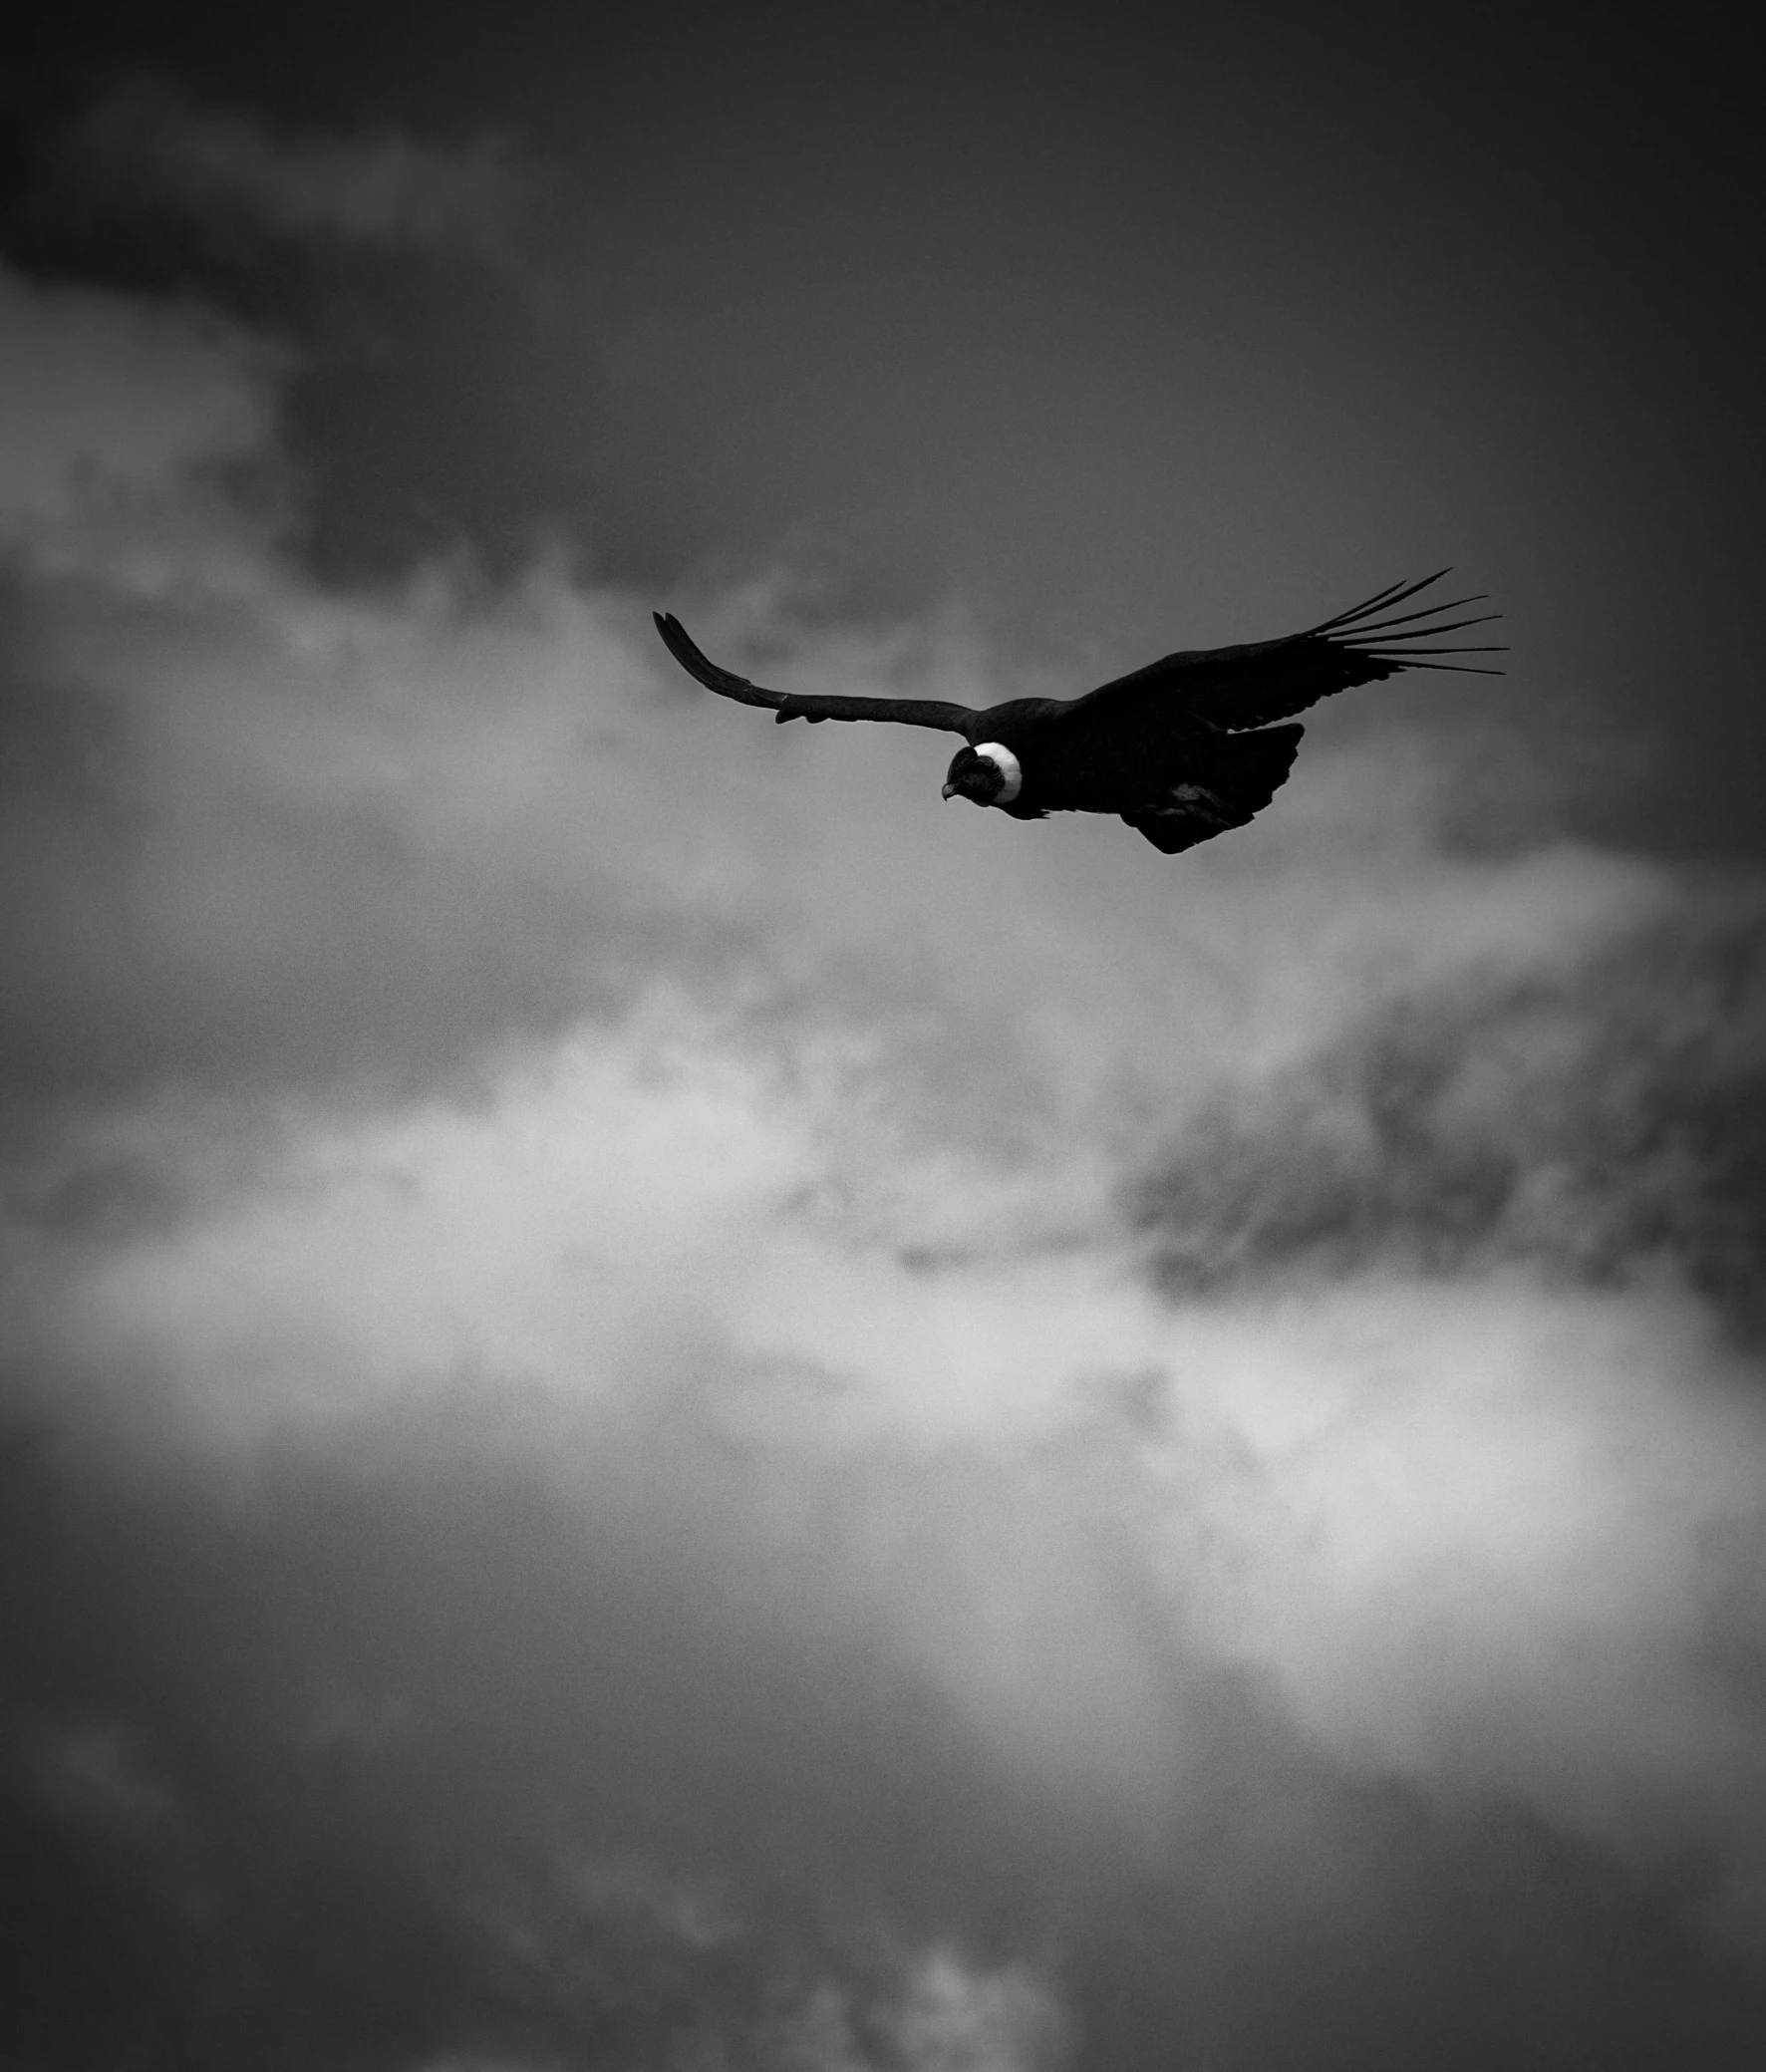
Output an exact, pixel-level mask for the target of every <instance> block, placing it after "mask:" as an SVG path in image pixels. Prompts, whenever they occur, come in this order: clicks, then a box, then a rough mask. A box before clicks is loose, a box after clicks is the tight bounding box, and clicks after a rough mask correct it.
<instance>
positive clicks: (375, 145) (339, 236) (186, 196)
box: [64, 78, 524, 249]
mask: <svg viewBox="0 0 1766 2072" xmlns="http://www.w3.org/2000/svg"><path fill="white" fill-rule="evenodd" d="M64 168H65V172H66V176H67V177H68V178H69V179H70V180H71V181H72V182H73V183H74V184H76V185H77V186H78V187H79V188H80V189H81V190H82V191H83V192H85V193H86V194H87V195H88V196H89V197H90V198H91V199H93V200H94V201H97V202H100V203H102V204H103V206H105V207H106V208H107V209H110V210H119V211H133V210H140V209H144V208H159V209H172V210H177V211H180V212H183V213H186V214H187V215H189V216H192V217H195V218H197V219H199V220H207V221H210V222H212V223H214V224H216V225H217V226H220V227H230V228H233V229H245V228H250V229H255V230H256V231H258V232H260V233H267V234H269V235H273V236H282V237H298V238H323V239H331V240H336V241H339V242H342V243H345V244H354V245H364V246H376V247H381V248H391V247H397V246H411V247H418V248H431V249H435V248H440V247H444V246H447V245H462V244H463V245H470V246H478V247H483V248H495V247H496V246H497V245H498V244H499V243H501V242H503V241H504V240H506V238H507V237H508V235H509V233H510V231H511V229H512V228H513V226H514V224H515V222H516V220H517V217H518V215H519V213H520V209H521V206H522V203H523V198H524V184H523V181H522V179H521V177H520V175H519V174H518V172H517V171H516V169H515V165H514V162H513V159H512V156H511V153H510V151H509V149H508V148H507V147H506V146H505V145H504V144H502V143H500V142H498V141H496V140H494V139H488V138H486V139H480V140H478V141H477V142H475V143H473V144H472V145H470V146H469V147H467V148H464V149H447V148H441V147H438V146H436V145H431V144H425V143H420V142H418V141H417V140H415V139H413V138H410V137H408V136H405V135H403V134H401V133H399V132H398V131H394V130H386V131H382V132H379V133H377V134H373V135H367V136H350V137H316V136H314V135H312V134H311V133H305V132H298V131H292V130H288V129H286V128H281V127H278V126H275V125H273V124H270V123H268V122H265V121H263V120H261V119H259V118H256V117H252V116H246V115H241V114H236V113H233V112H231V111H223V110H217V109H212V108H203V107H200V106H198V105H197V104H196V103H194V102H193V101H191V100H190V99H189V98H188V97H187V96H186V95H185V94H184V93H183V91H182V90H181V89H180V88H179V87H177V86H176V85H175V84H173V83H171V82H169V81H166V80H161V79H153V78H145V79H137V80H134V81H131V82H129V83H127V84H126V85H123V86H121V87H118V88H116V89H114V90H113V91H112V92H111V93H110V94H108V95H107V96H106V97H105V98H104V99H102V100H100V101H99V102H98V103H96V104H95V106H94V107H93V108H92V110H91V111H90V112H89V114H88V115H87V117H86V119H85V121H84V122H83V123H82V124H81V125H80V127H79V129H78V131H77V132H76V133H75V134H74V136H73V138H72V139H71V141H70V144H69V147H68V148H67V151H66V153H65V158H64Z"/></svg>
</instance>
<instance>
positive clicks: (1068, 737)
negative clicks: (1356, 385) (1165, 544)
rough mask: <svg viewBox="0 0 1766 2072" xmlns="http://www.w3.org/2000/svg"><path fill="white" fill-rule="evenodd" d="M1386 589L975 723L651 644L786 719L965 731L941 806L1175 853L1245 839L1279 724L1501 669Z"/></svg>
mask: <svg viewBox="0 0 1766 2072" xmlns="http://www.w3.org/2000/svg"><path fill="white" fill-rule="evenodd" d="M1446 573H1447V570H1446V569H1444V568H1443V569H1440V570H1438V571H1437V572H1436V573H1435V574H1434V575H1432V576H1425V577H1424V579H1423V580H1422V581H1421V582H1420V583H1408V584H1406V583H1393V584H1392V585H1391V586H1390V587H1389V588H1387V589H1384V590H1382V591H1380V593H1379V594H1378V596H1376V597H1370V598H1368V599H1367V601H1366V602H1365V603H1364V604H1358V605H1356V606H1354V608H1353V609H1352V610H1350V611H1346V612H1338V613H1337V615H1336V616H1335V618H1333V619H1325V620H1324V621H1322V622H1321V623H1320V624H1319V625H1317V626H1309V627H1308V628H1307V630H1306V631H1305V632H1304V633H1291V634H1289V635H1288V636H1287V638H1286V639H1284V640H1266V641H1259V642H1256V643H1255V644H1254V645H1252V646H1250V647H1244V648H1204V649H1196V650H1191V651H1185V652H1183V653H1180V654H1176V655H1167V656H1165V657H1164V658H1163V660H1161V661H1158V662H1150V663H1148V664H1147V666H1146V668H1145V669H1137V670H1136V671H1135V672H1134V673H1133V674H1132V675H1131V676H1126V677H1117V678H1116V679H1115V680H1114V681H1113V682H1112V683H1108V684H1101V685H1099V687H1098V688H1097V689H1096V690H1095V691H1088V692H1087V693H1086V694H1085V696H1084V697H1083V698H1014V699H1011V700H1009V701H1008V702H1007V703H1006V704H1005V705H995V706H989V707H988V709H987V711H986V712H976V711H974V710H973V709H972V708H971V707H969V706H966V705H945V704H942V703H940V702H938V701H936V700H932V699H919V698H824V697H819V696H816V697H803V696H800V695H798V694H797V693H794V692H793V693H786V692H783V691H763V690H762V689H761V688H760V686H759V685H758V684H750V683H749V682H748V680H747V679H746V677H738V676H733V675H732V674H731V672H730V671H729V670H727V669H720V668H719V667H718V665H717V664H716V663H715V662H712V661H709V660H708V659H707V658H706V657H705V656H704V655H702V654H701V653H700V651H699V650H698V648H696V647H695V646H694V644H693V642H692V641H691V640H689V639H688V637H687V629H686V628H685V627H684V626H683V625H682V624H681V622H680V620H679V619H677V618H675V617H674V616H673V615H672V614H670V613H665V612H658V613H657V614H656V615H655V617H656V626H657V631H658V632H659V633H660V634H661V635H662V637H663V639H664V640H665V641H666V642H667V643H668V646H669V652H670V654H671V655H673V656H674V658H675V660H676V661H677V662H679V663H680V665H681V667H682V668H683V669H685V670H686V671H687V672H688V674H689V675H691V676H695V677H697V678H698V679H699V681H700V682H701V683H702V684H704V685H705V686H706V688H707V689H708V690H710V691H716V692H717V693H718V695H719V696H720V697H721V698H735V699H739V700H740V702H741V703H742V704H743V705H760V706H767V707H769V708H770V709H771V710H772V712H773V713H774V715H775V716H776V718H777V720H778V723H779V725H780V726H782V725H783V724H784V722H785V721H787V720H807V721H809V722H810V724H811V725H812V726H813V725H815V724H816V723H818V722H820V721H822V720H893V721H895V722H897V723H898V724H899V725H901V726H903V727H936V728H939V729H940V730H941V731H942V732H944V733H946V734H960V735H961V736H962V737H963V739H964V740H966V741H967V742H968V743H969V745H968V746H967V747H966V748H962V749H959V751H958V753H957V756H956V759H955V760H954V761H953V762H952V764H951V766H950V769H949V771H948V772H947V773H946V777H945V793H944V795H945V796H946V797H947V798H954V797H963V798H970V799H973V800H974V801H975V803H976V804H977V805H985V806H997V807H998V808H999V809H1000V811H1002V812H1005V813H1010V814H1011V815H1012V816H1013V818H1014V819H1016V820H1040V819H1042V818H1043V817H1044V816H1045V815H1046V814H1048V813H1119V814H1120V815H1121V816H1122V818H1123V819H1124V820H1126V821H1127V823H1128V824H1129V826H1130V827H1137V828H1139V830H1140V831H1141V833H1142V834H1144V835H1145V836H1146V838H1147V840H1148V841H1149V842H1151V843H1152V844H1153V846H1154V848H1156V849H1163V850H1164V851H1165V853H1166V855H1168V856H1175V855H1176V854H1177V852H1178V851H1179V850H1180V849H1189V848H1193V847H1194V846H1195V845H1196V843H1197V842H1205V841H1207V840H1208V839H1209V838H1210V836H1212V835H1217V834H1224V833H1225V832H1226V830H1227V829H1228V828H1229V827H1243V826H1244V825H1245V824H1246V822H1247V821H1248V820H1250V819H1251V818H1252V817H1253V816H1254V815H1255V814H1256V813H1258V812H1260V811H1262V809H1263V808H1264V807H1265V806H1267V805H1268V804H1269V802H1270V800H1271V799H1272V798H1273V797H1274V796H1275V794H1276V791H1277V789H1278V787H1279V786H1280V785H1281V784H1282V783H1283V782H1284V781H1285V780H1286V778H1287V776H1288V771H1289V769H1290V767H1291V766H1292V764H1293V761H1294V755H1295V750H1296V749H1297V748H1298V747H1299V745H1300V738H1301V736H1302V734H1303V733H1305V731H1306V730H1305V729H1304V728H1301V727H1273V726H1271V725H1270V722H1271V721H1273V720H1287V719H1289V718H1291V717H1292V716H1293V715H1294V714H1295V713H1304V712H1305V711H1306V709H1307V707H1308V706H1311V705H1317V704H1318V702H1319V700H1320V699H1321V698H1328V697H1329V696H1330V695H1331V693H1332V692H1335V691H1346V690H1348V689H1349V687H1350V686H1351V685H1353V684H1372V683H1377V682H1379V680H1380V679H1381V678H1383V677H1392V676H1396V675H1397V674H1398V673H1399V671H1400V670H1406V669H1452V670H1469V671H1471V673H1472V674H1474V675H1478V676H1497V675H1500V674H1501V672H1500V671H1498V670H1492V669H1483V668H1480V667H1479V666H1478V665H1476V664H1470V663H1463V662H1444V661H1441V660H1439V659H1437V658H1439V657H1441V656H1444V655H1493V654H1498V653H1500V652H1502V651H1501V650H1500V649H1499V648H1495V647H1475V648H1431V647H1424V646H1421V645H1419V643H1420V642H1423V641H1426V640H1430V639H1433V638H1436V637H1437V636H1439V635H1441V634H1446V633H1457V632H1459V631H1460V630H1461V629H1462V628H1463V627H1467V626H1482V625H1485V624H1487V623H1488V622H1489V621H1490V620H1491V619H1494V618H1497V617H1499V616H1500V614H1498V613H1496V612H1484V613H1481V614H1479V615H1478V616H1477V617H1475V618H1471V619H1454V620H1449V621H1446V622H1445V623H1443V621H1442V617H1441V615H1442V614H1443V613H1444V612H1451V611H1456V610H1458V609H1459V607H1460V606H1461V605H1467V604H1477V603H1479V602H1481V598H1479V597H1460V598H1455V599H1454V600H1453V601H1452V602H1451V603H1449V604H1439V605H1427V606H1424V607H1423V608H1422V609H1421V610H1420V611H1414V612H1398V611H1397V610H1396V607H1397V606H1399V605H1401V604H1403V603H1404V602H1405V601H1406V600H1407V599H1409V598H1412V597H1414V596H1415V595H1416V594H1417V592H1418V591H1419V590H1426V589H1427V588H1428V587H1429V585H1430V584H1431V583H1438V582H1439V581H1440V580H1441V577H1442V576H1444V575H1445V574H1446Z"/></svg>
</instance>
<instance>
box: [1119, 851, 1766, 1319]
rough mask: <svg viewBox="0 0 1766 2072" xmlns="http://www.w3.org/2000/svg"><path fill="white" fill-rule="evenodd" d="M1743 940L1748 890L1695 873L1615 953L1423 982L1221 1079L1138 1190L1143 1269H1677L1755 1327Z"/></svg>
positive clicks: (1764, 1237)
mask: <svg viewBox="0 0 1766 2072" xmlns="http://www.w3.org/2000/svg"><path fill="white" fill-rule="evenodd" d="M1763 950H1766V916H1763V915H1762V913H1761V910H1760V908H1759V905H1758V902H1757V897H1756V894H1755V892H1754V890H1753V888H1751V887H1748V888H1743V887H1737V888H1735V889H1734V891H1733V892H1731V893H1728V894H1726V893H1725V892H1723V891H1722V890H1721V889H1718V888H1713V891H1712V895H1711V897H1710V898H1709V900H1708V902H1707V903H1706V904H1705V905H1704V907H1703V910H1702V911H1701V910H1698V909H1694V910H1693V911H1692V912H1691V913H1688V914H1686V915H1682V916H1679V917H1676V919H1675V921H1674V922H1673V923H1672V924H1670V925H1666V926H1656V927H1652V928H1644V929H1642V930H1641V931H1639V932H1638V933H1637V934H1635V935H1632V936H1629V937H1627V938H1626V940H1625V941H1624V942H1623V944H1622V945H1621V946H1620V947H1619V949H1618V950H1613V949H1606V950H1604V951H1602V952H1601V953H1599V954H1597V955H1596V956H1594V957H1593V958H1592V959H1590V960H1588V961H1586V962H1584V961H1581V960H1579V961H1578V962H1576V963H1575V964H1573V965H1572V966H1570V967H1569V968H1566V969H1562V970H1556V971H1544V972H1536V973H1534V974H1532V975H1530V976H1529V977H1528V978H1527V979H1526V980H1524V981H1521V982H1518V983H1510V984H1506V985H1498V986H1491V985H1489V984H1487V983H1479V982H1477V981H1476V980H1474V981H1472V982H1469V983H1468V982H1467V981H1465V980H1459V981H1456V982H1455V983H1454V984H1453V985H1452V986H1451V987H1448V988H1444V989H1440V990H1428V991H1425V992H1423V993H1422V994H1420V995H1418V996H1416V997H1414V998H1411V999H1407V1000H1405V1001H1404V1002H1402V1003H1401V1004H1400V1005H1399V1006H1398V1007H1397V1008H1396V1009H1395V1010H1390V1009H1382V1010H1381V1012H1380V1013H1379V1014H1377V1015H1376V1016H1374V1017H1371V1018H1369V1020H1368V1022H1367V1024H1366V1025H1365V1026H1364V1027H1362V1028H1359V1029H1355V1030H1353V1031H1351V1032H1350V1033H1349V1034H1348V1035H1347V1036H1345V1037H1343V1038H1341V1039H1339V1040H1337V1041H1334V1042H1332V1043H1330V1044H1328V1045H1326V1046H1325V1047H1324V1049H1323V1050H1322V1051H1321V1052H1320V1054H1318V1055H1315V1056H1313V1057H1309V1058H1308V1059H1307V1060H1306V1061H1305V1063H1304V1064H1303V1065H1301V1066H1298V1067H1293V1068H1290V1069H1289V1070H1287V1071H1285V1072H1283V1073H1280V1074H1278V1075H1276V1076H1275V1077H1274V1078H1273V1079H1271V1080H1269V1081H1265V1082H1261V1083H1258V1084H1256V1085H1254V1086H1251V1085H1248V1086H1244V1087H1240V1088H1238V1089H1235V1091H1234V1093H1233V1095H1232V1096H1231V1098H1230V1100H1228V1101H1227V1102H1225V1103H1223V1104H1222V1105H1220V1106H1217V1107H1215V1108H1212V1109H1210V1110H1208V1111H1207V1112H1206V1113H1204V1114H1202V1115H1199V1116H1198V1117H1196V1118H1195V1119H1194V1121H1193V1122H1192V1123H1191V1125H1190V1127H1189V1129H1188V1131H1187V1132H1186V1134H1185V1135H1184V1136H1183V1137H1182V1138H1181V1139H1180V1140H1179V1141H1178V1142H1177V1143H1176V1144H1175V1145H1174V1146H1173V1147H1172V1150H1171V1153H1170V1156H1169V1162H1168V1163H1165V1164H1164V1165H1163V1166H1162V1168H1161V1170H1159V1171H1158V1172H1157V1173H1156V1174H1155V1175H1154V1176H1153V1177H1151V1178H1149V1179H1148V1180H1146V1181H1145V1182H1144V1183H1142V1184H1141V1186H1140V1188H1139V1190H1138V1192H1137V1195H1136V1211H1137V1214H1138V1215H1139V1217H1140V1218H1141V1220H1142V1221H1143V1223H1144V1225H1145V1227H1146V1228H1147V1229H1148V1231H1149V1232H1150V1233H1151V1235H1152V1236H1153V1239H1154V1244H1155V1249H1156V1258H1157V1271H1158V1273H1159V1275H1160V1278H1161V1280H1162V1282H1163V1283H1164V1285H1165V1286H1167V1287H1168V1288H1170V1289H1171V1290H1172V1291H1173V1292H1174V1293H1177V1292H1189V1291H1209V1290H1219V1289H1222V1288H1225V1287H1229V1286H1235V1285H1243V1284H1245V1283H1255V1282H1256V1281H1258V1280H1259V1279H1266V1278H1271V1277H1281V1276H1285V1275H1293V1274H1297V1273H1298V1274H1302V1275H1306V1276H1310V1277H1314V1278H1318V1279H1324V1280H1332V1279H1336V1278H1338V1277H1340V1276H1341V1275H1343V1274H1345V1273H1349V1274H1352V1273H1365V1272H1367V1271H1369V1270H1370V1269H1376V1268H1381V1267H1397V1268H1399V1269H1401V1270H1403V1271H1406V1272H1421V1273H1425V1274H1430V1275H1447V1276H1451V1275H1457V1274H1464V1273H1467V1272H1479V1273H1487V1272H1490V1271H1492V1270H1493V1269H1496V1268H1500V1267H1502V1266H1505V1265H1508V1266H1520V1267H1524V1268H1526V1269H1527V1270H1529V1271H1532V1272H1540V1273H1546V1274H1553V1275H1564V1276H1567V1277H1569V1278H1570V1279H1573V1280H1578V1281H1585V1282H1589V1283H1591V1284H1593V1285H1596V1286H1601V1285H1610V1284H1614V1283H1623V1282H1626V1281H1635V1280H1637V1279H1638V1278H1639V1277H1641V1278H1642V1279H1643V1280H1645V1281H1647V1280H1649V1279H1652V1278H1658V1277H1660V1276H1661V1275H1662V1274H1663V1273H1674V1274H1677V1275H1679V1276H1681V1277H1683V1278H1684V1280H1685V1282H1686V1283H1687V1285H1689V1286H1690V1287H1692V1288H1694V1289H1696V1290H1697V1291H1698V1292H1699V1293H1700V1294H1702V1295H1705V1296H1707V1297H1709V1298H1710V1299H1711V1300H1713V1301H1714V1302H1716V1303H1717V1304H1719V1305H1720V1306H1721V1307H1722V1308H1723V1309H1724V1310H1725V1311H1726V1312H1728V1313H1729V1314H1730V1316H1731V1317H1732V1319H1733V1320H1734V1322H1735V1323H1736V1324H1737V1325H1738V1327H1740V1328H1743V1329H1745V1330H1747V1331H1749V1332H1758V1330H1759V1327H1760V1325H1761V1322H1762V1314H1761V1311H1760V1291H1761V1268H1762V1264H1763V1263H1766V1076H1763V1073H1762V1060H1763V1059H1766V978H1763V970H1762V953H1763Z"/></svg>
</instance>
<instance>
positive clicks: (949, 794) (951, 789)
mask: <svg viewBox="0 0 1766 2072" xmlns="http://www.w3.org/2000/svg"><path fill="white" fill-rule="evenodd" d="M956 795H957V787H956V785H955V784H947V785H946V786H945V788H944V796H945V797H946V798H955V797H956Z"/></svg>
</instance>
